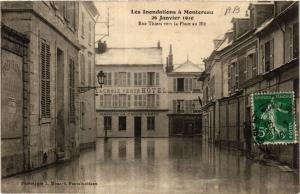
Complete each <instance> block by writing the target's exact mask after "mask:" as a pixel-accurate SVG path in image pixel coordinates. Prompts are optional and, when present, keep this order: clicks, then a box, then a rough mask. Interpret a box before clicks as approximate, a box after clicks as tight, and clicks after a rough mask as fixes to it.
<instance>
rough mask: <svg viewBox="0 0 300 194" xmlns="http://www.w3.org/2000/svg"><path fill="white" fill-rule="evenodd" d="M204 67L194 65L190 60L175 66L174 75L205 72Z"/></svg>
mask: <svg viewBox="0 0 300 194" xmlns="http://www.w3.org/2000/svg"><path fill="white" fill-rule="evenodd" d="M203 71H204V68H203V65H202V66H201V65H198V64H194V63H193V62H191V61H190V60H189V59H187V60H186V62H184V63H182V64H178V65H174V70H173V71H172V73H199V72H203Z"/></svg>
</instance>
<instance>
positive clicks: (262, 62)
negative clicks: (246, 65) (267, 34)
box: [260, 44, 265, 73]
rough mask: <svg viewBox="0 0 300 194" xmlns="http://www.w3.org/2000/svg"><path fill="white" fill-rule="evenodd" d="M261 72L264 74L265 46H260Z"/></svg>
mask: <svg viewBox="0 0 300 194" xmlns="http://www.w3.org/2000/svg"><path fill="white" fill-rule="evenodd" d="M260 59H261V72H262V73H263V72H265V45H264V44H262V45H260Z"/></svg>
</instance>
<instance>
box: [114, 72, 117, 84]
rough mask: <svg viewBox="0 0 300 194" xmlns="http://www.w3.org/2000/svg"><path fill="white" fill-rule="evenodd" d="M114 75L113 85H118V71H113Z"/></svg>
mask: <svg viewBox="0 0 300 194" xmlns="http://www.w3.org/2000/svg"><path fill="white" fill-rule="evenodd" d="M114 76H115V86H118V73H117V72H115V73H114Z"/></svg>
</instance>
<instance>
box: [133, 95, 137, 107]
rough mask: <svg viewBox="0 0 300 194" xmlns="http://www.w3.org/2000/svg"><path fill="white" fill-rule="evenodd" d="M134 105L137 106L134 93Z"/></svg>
mask: <svg viewBox="0 0 300 194" xmlns="http://www.w3.org/2000/svg"><path fill="white" fill-rule="evenodd" d="M134 107H137V95H134Z"/></svg>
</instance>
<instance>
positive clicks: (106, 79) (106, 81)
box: [104, 73, 111, 86]
mask: <svg viewBox="0 0 300 194" xmlns="http://www.w3.org/2000/svg"><path fill="white" fill-rule="evenodd" d="M104 75H105V77H104V85H105V86H111V73H104Z"/></svg>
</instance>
